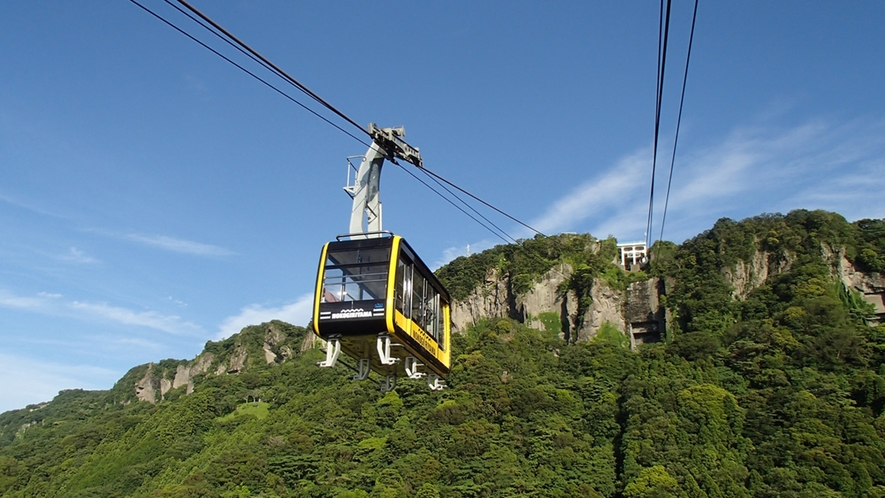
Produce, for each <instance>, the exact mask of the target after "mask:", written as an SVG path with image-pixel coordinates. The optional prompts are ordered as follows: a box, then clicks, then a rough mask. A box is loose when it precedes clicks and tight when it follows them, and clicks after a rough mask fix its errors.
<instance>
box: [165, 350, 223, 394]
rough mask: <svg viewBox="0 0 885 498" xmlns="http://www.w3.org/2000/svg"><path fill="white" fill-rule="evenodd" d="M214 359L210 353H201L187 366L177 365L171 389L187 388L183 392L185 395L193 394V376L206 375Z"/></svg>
mask: <svg viewBox="0 0 885 498" xmlns="http://www.w3.org/2000/svg"><path fill="white" fill-rule="evenodd" d="M214 359H215V356H214V355H213V354H212V353H203V354H201V355H199V356H197V357H196V358H194V361H192V362H190V363H188V364H187V365H178V368H177V369H176V370H175V378H174V379H173V380H172V389H178V388H179V387H181V386H187V389H186V390H185V392H186V393H187V394H190V393H192V392H194V380H193V379H194V376H196V375H199V374H202V373H206V371H207V370H209V366H210V365H212V360H214ZM163 394H166V391H163Z"/></svg>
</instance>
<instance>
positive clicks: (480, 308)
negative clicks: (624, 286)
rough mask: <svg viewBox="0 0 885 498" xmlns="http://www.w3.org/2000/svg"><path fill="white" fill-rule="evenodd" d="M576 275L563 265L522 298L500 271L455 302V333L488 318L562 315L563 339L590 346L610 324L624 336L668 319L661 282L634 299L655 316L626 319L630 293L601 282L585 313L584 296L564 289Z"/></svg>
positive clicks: (598, 281) (593, 288)
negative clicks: (638, 326) (661, 298)
mask: <svg viewBox="0 0 885 498" xmlns="http://www.w3.org/2000/svg"><path fill="white" fill-rule="evenodd" d="M572 273H573V270H572V268H571V267H570V266H569V265H566V264H563V265H560V266H558V267H557V268H554V269H553V270H551V271H549V272H547V273H546V274H545V275H544V276H542V277H541V278H540V280H539V281H538V282H537V283H536V284H535V286H534V287H533V288H532V289H531V290H530V291H529V292H527V293H526V294H524V295H516V294H515V293H514V292H513V290H512V288H511V286H510V282H509V279H508V278H507V277H503V278H498V273H497V272H496V271H494V270H493V271H490V272H489V275H488V276H487V277H486V280H485V283H484V284H483V285H482V286H480V287H478V288H476V289H474V290H473V292H472V293H471V294H470V295H469V296H468V297H467V299H464V300H461V301H457V302H455V303H453V305H452V325H453V328H454V330H455V331H459V330H463V329H464V328H465V327H466V326H468V325H470V324H474V323H476V322H477V320H479V319H480V318H482V317H496V316H497V317H510V318H514V319H516V320H519V321H521V322H525V321H527V319H528V318H529V317H537V316H539V315H540V314H541V313H549V312H554V313H557V314H558V315H559V317H560V323H561V325H562V328H561V330H562V334H563V337H564V338H565V339H566V340H568V341H569V342H584V341H589V340H591V339H592V338H593V337H595V336H596V334H597V332H598V331H599V329H600V328H601V327H602V326H603V325H604V324H605V323H609V324H611V325H612V326H613V327H615V328H616V329H618V330H620V331H621V332H622V333H628V332H629V331H630V330H631V323H633V322H637V323H640V324H645V322H649V321H653V320H662V319H663V316H664V315H663V312H662V311H660V310H659V309H658V308H660V306H659V304H658V303H659V301H658V295H657V293H658V292H659V291H658V283H657V280H654V281H653V282H654V283H651V284H649V287H648V290H647V292H646V293H645V294H643V293H641V292H640V293H639V294H637V295H636V296H634V297H633V302H634V303H635V306H639V307H643V306H644V308H643V309H646V308H647V309H648V312H647V313H645V315H649V316H650V317H651V318H648V317H644V318H642V319H640V320H633V321H631V320H629V319H628V318H627V316H626V315H625V303H626V301H627V295H626V293H624V292H621V291H618V290H615V289H612V288H611V287H609V286H608V285H607V284H606V283H605V282H604V281H603V280H600V279H597V280H595V281H594V283H593V286H592V288H591V291H590V300H589V301H590V303H589V306H587V309H581V303H580V299H579V297H578V295H577V294H576V293H575V292H574V291H572V290H564V289H563V285H562V284H563V283H564V282H566V281H567V280H568V279H569V278H570V277H571V275H572ZM635 306H634V307H635ZM645 315H643V316H645ZM641 326H642V325H641ZM644 327H645V328H643V329H642V330H643V332H649V331H653V332H657V331H658V330H659V328H661V327H659V326H658V325H655V326H654V327H650V326H648V325H644Z"/></svg>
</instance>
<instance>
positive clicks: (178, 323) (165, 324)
mask: <svg viewBox="0 0 885 498" xmlns="http://www.w3.org/2000/svg"><path fill="white" fill-rule="evenodd" d="M68 307H69V308H70V309H72V310H74V311H77V312H80V313H82V314H84V315H87V316H90V317H94V318H99V319H102V320H109V321H112V322H117V323H121V324H123V325H139V326H142V327H148V328H152V329H156V330H162V331H163V332H168V333H170V334H192V333H198V332H200V330H201V327H200V326H199V325H196V324H193V323H191V322H186V321H184V320H182V319H181V317H179V316H176V315H163V314H161V313H157V312H156V311H132V310H129V309H126V308H120V307H116V306H110V305H108V304H105V303H86V302H80V301H72V302H71V303H69V304H68Z"/></svg>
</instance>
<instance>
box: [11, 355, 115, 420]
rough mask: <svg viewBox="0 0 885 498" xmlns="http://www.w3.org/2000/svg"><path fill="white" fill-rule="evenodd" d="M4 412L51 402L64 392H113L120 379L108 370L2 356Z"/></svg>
mask: <svg viewBox="0 0 885 498" xmlns="http://www.w3.org/2000/svg"><path fill="white" fill-rule="evenodd" d="M0 363H2V364H3V369H0V412H4V411H7V410H13V409H18V408H24V407H25V406H27V405H30V404H36V403H40V402H44V401H49V400H51V399H52V398H54V397H55V396H56V395H57V394H58V392H59V391H60V390H62V389H74V388H80V389H109V388H110V387H111V386H112V385H113V382H114V381H115V380H116V379H117V377H118V376H119V372H115V371H113V370H110V369H106V368H99V367H93V366H80V365H62V364H58V363H48V362H44V361H39V360H35V359H32V358H25V357H19V356H12V355H8V354H0Z"/></svg>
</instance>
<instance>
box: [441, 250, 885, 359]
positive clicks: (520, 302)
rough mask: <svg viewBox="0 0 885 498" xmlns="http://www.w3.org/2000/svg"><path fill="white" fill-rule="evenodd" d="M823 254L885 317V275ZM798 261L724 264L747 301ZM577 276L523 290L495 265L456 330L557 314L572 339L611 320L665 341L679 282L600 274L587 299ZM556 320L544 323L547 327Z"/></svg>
mask: <svg viewBox="0 0 885 498" xmlns="http://www.w3.org/2000/svg"><path fill="white" fill-rule="evenodd" d="M821 252H822V256H823V258H824V260H825V261H827V262H829V264H830V265H831V268H832V272H833V275H834V277H839V278H840V279H841V280H842V282H843V283H844V284H845V286H846V288H848V289H852V290H856V291H858V292H860V293H861V294H863V297H864V300H866V301H867V302H868V303H870V304H872V305H873V306H874V307H875V309H876V313H877V314H878V316H879V319H880V320H881V319H883V318H885V277H883V276H882V275H880V274H866V273H863V272H860V271H858V270H857V269H856V268H855V267H854V266H853V265H852V264H851V263H850V262H849V261H848V259H847V258H846V257H845V254H844V250H843V251H833V250H832V249H830V248H829V246H825V245H824V246H822V247H821ZM793 261H794V257H793V256H792V255H791V254H790V253H789V252H786V251H782V252H779V253H776V252H768V251H761V250H760V251H756V252H755V253H754V254H753V255H752V257H751V258H749V261H743V260H740V261H738V262H737V263H735V264H734V265H733V266H731V267H728V268H724V269H723V270H722V275H723V277H724V278H725V280H726V282H727V283H728V284H729V285H730V286H731V287H732V289H733V291H732V296H733V297H734V299H738V300H741V299H744V298H746V297H747V295H748V294H749V293H750V291H752V290H753V289H755V288H757V287H759V286H760V285H762V284H764V283H765V282H766V280H767V279H768V278H769V277H772V276H775V275H779V274H781V273H784V272H787V271H789V270H790V269H791V267H792V265H793ZM573 274H574V271H573V269H572V267H571V266H570V265H568V264H561V265H558V266H557V267H556V268H554V269H552V270H550V271H549V272H547V273H546V274H544V275H543V276H542V277H541V278H539V279H537V281H536V282H535V284H534V286H533V287H532V288H531V290H529V291H528V292H526V293H522V294H520V293H517V292H515V291H514V290H513V285H511V282H510V279H509V277H508V276H507V275H506V274H505V275H501V274H500V272H499V271H498V270H496V269H492V270H490V271H489V272H488V273H487V275H486V278H485V280H484V281H483V283H482V284H481V285H479V286H478V287H476V288H475V289H474V290H473V291H471V292H470V294H469V295H468V296H467V298H465V299H461V300H459V301H456V302H455V303H453V305H452V324H453V329H454V330H455V331H456V332H458V331H461V330H464V328H465V327H467V326H468V325H470V324H474V323H476V321H477V320H479V319H480V318H483V317H510V318H514V319H516V320H519V321H521V322H523V323H526V322H531V321H532V319H533V318H537V317H539V316H541V315H542V314H548V315H549V314H556V316H557V317H558V323H559V326H560V329H559V330H560V332H561V334H562V335H563V337H564V338H566V339H567V340H569V341H570V342H584V341H589V340H591V339H592V338H593V337H595V336H596V334H597V333H598V332H599V330H600V329H601V328H602V327H603V325H605V324H609V325H610V326H613V327H614V328H616V329H617V330H619V331H621V332H622V333H624V334H626V335H627V337H628V338H629V339H630V343H631V345H632V346H633V347H636V346H637V345H639V344H642V343H645V342H655V341H659V340H661V335H662V334H663V333H664V331H665V328H666V324H667V321H668V318H669V312H668V310H666V309H665V307H664V306H662V305H661V296H664V295H666V293H667V289H668V288H671V287H672V286H673V284H674V281H673V280H672V279H667V280H665V279H660V278H650V279H648V280H645V281H641V282H634V283H632V284H630V285H629V286H627V288H626V289H624V290H620V289H616V288H613V287H612V286H611V285H610V284H609V283H608V282H607V281H606V280H604V279H602V278H595V279H593V282H592V284H591V285H590V289H589V295H588V296H586V297H585V299H583V300H582V299H581V298H580V297H579V296H578V294H577V293H576V292H575V291H574V290H572V289H569V288H568V286H566V285H564V284H565V283H567V282H568V281H569V279H570V278H571V277H572V275H573ZM556 322H557V321H556V320H554V321H551V320H542V321H541V323H542V324H544V325H542V326H549V324H550V323H556Z"/></svg>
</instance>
